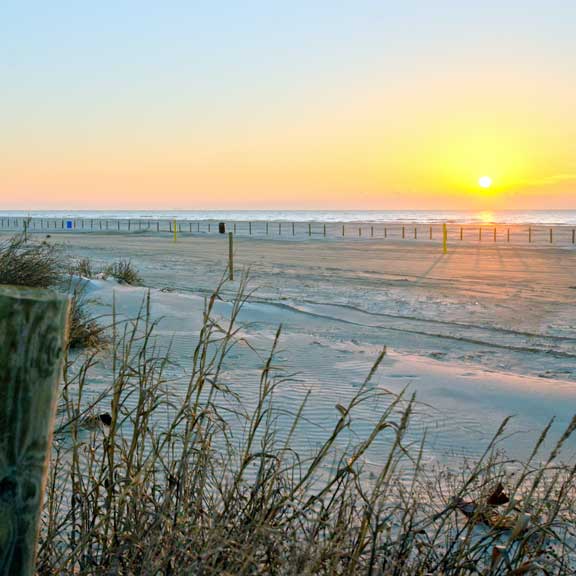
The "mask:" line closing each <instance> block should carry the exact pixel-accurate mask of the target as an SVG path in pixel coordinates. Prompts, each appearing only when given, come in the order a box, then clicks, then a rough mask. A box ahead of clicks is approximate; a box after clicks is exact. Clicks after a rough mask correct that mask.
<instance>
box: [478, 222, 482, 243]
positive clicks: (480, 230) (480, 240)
mask: <svg viewBox="0 0 576 576" xmlns="http://www.w3.org/2000/svg"><path fill="white" fill-rule="evenodd" d="M478 241H479V242H482V226H480V228H479V230H478Z"/></svg>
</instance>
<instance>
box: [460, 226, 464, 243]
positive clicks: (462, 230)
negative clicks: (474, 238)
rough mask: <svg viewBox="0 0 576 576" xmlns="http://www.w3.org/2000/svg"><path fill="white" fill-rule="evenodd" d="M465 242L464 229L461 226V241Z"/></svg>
mask: <svg viewBox="0 0 576 576" xmlns="http://www.w3.org/2000/svg"><path fill="white" fill-rule="evenodd" d="M462 240H464V227H463V226H460V241H462Z"/></svg>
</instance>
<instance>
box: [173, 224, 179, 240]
mask: <svg viewBox="0 0 576 576" xmlns="http://www.w3.org/2000/svg"><path fill="white" fill-rule="evenodd" d="M177 239H178V230H177V228H176V219H174V242H176V240H177Z"/></svg>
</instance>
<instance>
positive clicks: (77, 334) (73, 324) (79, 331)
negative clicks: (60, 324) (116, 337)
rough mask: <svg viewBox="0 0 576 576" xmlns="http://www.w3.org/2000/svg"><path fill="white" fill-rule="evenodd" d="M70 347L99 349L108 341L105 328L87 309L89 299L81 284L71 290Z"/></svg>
mask: <svg viewBox="0 0 576 576" xmlns="http://www.w3.org/2000/svg"><path fill="white" fill-rule="evenodd" d="M70 293H71V296H70V312H69V315H68V318H69V320H68V322H69V324H68V347H69V348H70V349H72V350H78V349H99V348H102V347H103V346H104V345H105V344H106V343H107V341H108V338H107V337H106V335H105V328H104V327H103V326H102V325H100V323H99V322H98V320H97V319H96V318H94V317H93V316H92V315H90V313H89V312H88V311H87V304H88V303H87V300H86V297H85V295H84V290H83V288H82V287H81V286H80V285H75V286H74V288H73V289H72V290H71V291H70Z"/></svg>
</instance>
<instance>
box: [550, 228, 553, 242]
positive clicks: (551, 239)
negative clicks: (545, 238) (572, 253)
mask: <svg viewBox="0 0 576 576" xmlns="http://www.w3.org/2000/svg"><path fill="white" fill-rule="evenodd" d="M552 242H553V238H552V228H550V244H552Z"/></svg>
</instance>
